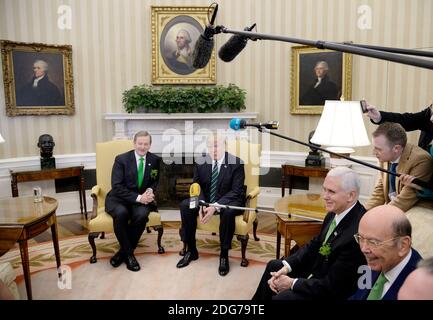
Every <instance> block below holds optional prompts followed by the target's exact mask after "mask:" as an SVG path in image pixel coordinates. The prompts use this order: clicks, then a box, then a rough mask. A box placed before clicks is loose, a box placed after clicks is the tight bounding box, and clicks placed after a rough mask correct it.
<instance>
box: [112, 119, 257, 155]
mask: <svg viewBox="0 0 433 320" xmlns="http://www.w3.org/2000/svg"><path fill="white" fill-rule="evenodd" d="M257 116H258V112H239V113H228V112H222V113H106V114H105V115H104V119H105V120H108V121H113V124H114V134H113V138H112V139H113V140H118V139H131V138H132V137H133V135H134V133H135V132H137V131H139V130H147V131H148V132H149V133H150V134H151V135H152V140H153V143H152V149H151V150H152V151H153V152H155V153H159V152H163V150H164V146H166V145H167V142H170V141H169V140H170V139H168V138H167V136H170V137H173V138H172V139H171V140H176V139H177V138H179V139H182V141H183V142H184V143H185V145H186V144H187V142H192V143H191V145H195V144H197V141H194V139H193V140H192V141H191V138H192V137H193V136H196V135H200V134H202V133H203V131H205V130H211V131H217V130H228V129H229V122H230V120H231V119H232V118H241V119H245V120H247V121H248V120H249V121H253V122H255V119H257ZM250 130H251V129H249V130H244V131H242V132H241V133H238V134H239V135H241V136H248V135H249V134H250V133H251V131H250ZM176 136H177V137H176ZM171 142H172V143H173V141H171ZM188 144H189V143H188ZM188 149H189V148H188Z"/></svg>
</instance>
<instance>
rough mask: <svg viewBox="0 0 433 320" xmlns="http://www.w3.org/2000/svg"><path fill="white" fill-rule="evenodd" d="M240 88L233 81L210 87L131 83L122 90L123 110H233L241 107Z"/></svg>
mask: <svg viewBox="0 0 433 320" xmlns="http://www.w3.org/2000/svg"><path fill="white" fill-rule="evenodd" d="M245 95H246V92H245V90H244V89H240V88H239V87H237V86H236V85H234V84H229V85H228V86H226V87H225V86H222V85H218V86H214V87H172V86H167V87H161V88H156V87H152V86H149V85H140V86H134V87H133V88H132V89H130V90H126V91H125V92H124V93H123V100H122V101H123V106H124V107H125V110H126V112H128V113H132V112H165V113H179V112H202V113H204V112H223V111H225V112H237V111H240V110H242V109H245Z"/></svg>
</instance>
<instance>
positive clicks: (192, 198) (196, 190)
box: [189, 182, 201, 209]
mask: <svg viewBox="0 0 433 320" xmlns="http://www.w3.org/2000/svg"><path fill="white" fill-rule="evenodd" d="M200 189H201V188H200V185H199V184H198V183H197V182H194V183H193V184H191V186H190V187H189V208H190V209H196V208H197V207H198V197H199V196H200V191H201V190H200Z"/></svg>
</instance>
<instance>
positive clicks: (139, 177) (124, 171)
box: [105, 131, 161, 271]
mask: <svg viewBox="0 0 433 320" xmlns="http://www.w3.org/2000/svg"><path fill="white" fill-rule="evenodd" d="M151 144H152V137H151V136H150V135H149V133H148V132H147V131H139V132H137V133H136V134H135V136H134V150H131V151H128V152H126V153H122V154H120V155H118V156H117V157H116V159H115V160H114V165H113V171H112V174H111V188H112V189H111V191H110V192H109V193H108V194H107V198H106V199H105V210H106V211H107V212H108V213H109V214H110V215H111V216H112V217H113V225H114V233H115V234H116V237H117V240H119V243H120V250H119V251H118V252H117V253H116V254H115V255H114V256H113V257H112V258H111V260H110V263H111V265H112V266H113V267H115V268H116V267H118V266H120V265H121V264H122V262H125V263H126V266H127V268H128V269H129V270H131V271H138V270H140V265H139V264H138V262H137V260H136V259H135V257H134V250H135V248H136V247H137V244H138V241H139V240H140V237H141V235H142V234H143V231H144V229H145V228H146V223H147V222H148V221H149V218H148V216H149V213H150V212H151V211H154V210H156V205H155V201H154V200H155V194H154V192H155V191H156V187H157V185H158V181H159V166H160V162H161V158H160V157H158V156H156V155H154V154H152V153H150V152H149V151H148V150H149V149H150V146H151Z"/></svg>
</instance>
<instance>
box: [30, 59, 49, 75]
mask: <svg viewBox="0 0 433 320" xmlns="http://www.w3.org/2000/svg"><path fill="white" fill-rule="evenodd" d="M35 64H38V65H40V66H41V67H42V69H43V70H44V71H45V72H47V71H48V63H46V62H45V61H44V60H36V61H35V62H33V65H35Z"/></svg>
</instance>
